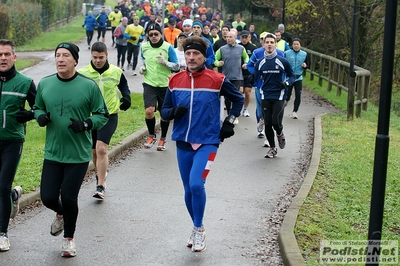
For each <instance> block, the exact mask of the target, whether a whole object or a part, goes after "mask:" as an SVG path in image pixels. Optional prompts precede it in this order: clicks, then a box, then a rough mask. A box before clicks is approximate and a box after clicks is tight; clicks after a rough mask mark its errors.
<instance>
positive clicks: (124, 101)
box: [119, 96, 131, 111]
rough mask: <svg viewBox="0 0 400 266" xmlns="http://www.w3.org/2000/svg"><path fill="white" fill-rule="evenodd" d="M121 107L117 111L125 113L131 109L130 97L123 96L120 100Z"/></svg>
mask: <svg viewBox="0 0 400 266" xmlns="http://www.w3.org/2000/svg"><path fill="white" fill-rule="evenodd" d="M120 102H121V105H120V106H119V109H121V110H122V111H126V110H128V109H129V107H131V97H130V96H124V97H122V98H121V100H120Z"/></svg>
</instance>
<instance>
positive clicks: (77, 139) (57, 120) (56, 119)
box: [34, 73, 108, 163]
mask: <svg viewBox="0 0 400 266" xmlns="http://www.w3.org/2000/svg"><path fill="white" fill-rule="evenodd" d="M34 109H35V118H36V119H38V117H39V116H40V115H42V114H47V113H50V120H51V122H49V123H48V124H47V128H46V144H45V154H44V158H45V159H47V160H51V161H56V162H60V163H84V162H89V161H90V160H91V159H92V137H91V131H90V130H87V131H84V132H81V133H74V132H73V131H72V129H70V128H68V126H69V125H70V124H71V120H70V118H73V119H75V120H78V121H85V120H86V119H88V118H90V120H91V121H92V123H93V127H92V129H100V128H102V127H103V126H104V125H105V124H106V123H107V120H108V110H107V107H106V105H105V103H104V100H103V97H102V95H101V92H100V90H99V88H98V86H97V85H96V83H95V82H94V81H93V80H91V79H89V78H87V77H85V76H83V75H81V74H78V73H76V74H75V76H74V77H72V78H71V79H68V80H62V79H61V78H59V77H58V75H57V74H53V75H50V76H47V77H44V78H43V79H42V80H41V81H40V82H39V84H38V90H37V94H36V101H35V106H34Z"/></svg>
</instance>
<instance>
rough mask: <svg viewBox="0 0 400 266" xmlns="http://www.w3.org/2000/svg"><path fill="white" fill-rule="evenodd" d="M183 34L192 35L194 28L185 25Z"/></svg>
mask: <svg viewBox="0 0 400 266" xmlns="http://www.w3.org/2000/svg"><path fill="white" fill-rule="evenodd" d="M183 32H184V33H186V34H189V33H192V26H190V25H184V26H183Z"/></svg>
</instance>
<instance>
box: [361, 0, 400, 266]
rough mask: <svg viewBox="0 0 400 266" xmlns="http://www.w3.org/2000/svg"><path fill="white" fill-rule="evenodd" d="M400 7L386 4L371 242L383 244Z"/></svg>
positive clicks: (369, 230) (372, 197) (369, 238)
mask: <svg viewBox="0 0 400 266" xmlns="http://www.w3.org/2000/svg"><path fill="white" fill-rule="evenodd" d="M397 4H398V1H397V0H388V1H386V10H385V27H384V35H383V55H382V70H381V92H380V100H379V115H378V134H377V135H376V142H375V158H374V172H373V181H372V193H371V209H370V217H369V229H368V240H381V237H382V220H383V210H384V204H385V188H386V175H387V162H388V153H389V123H390V104H391V97H392V84H393V63H394V49H395V42H396V20H397ZM371 248H372V247H371V246H370V244H368V251H369V252H370V251H371ZM375 248H379V246H378V247H376V246H375ZM367 258H368V255H367ZM368 265H379V263H376V264H368Z"/></svg>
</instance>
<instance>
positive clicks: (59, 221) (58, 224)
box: [50, 214, 64, 236]
mask: <svg viewBox="0 0 400 266" xmlns="http://www.w3.org/2000/svg"><path fill="white" fill-rule="evenodd" d="M62 231H64V218H63V217H62V216H60V215H58V214H56V218H54V220H53V222H52V223H51V227H50V234H51V235H53V236H58V235H59V234H61V232H62Z"/></svg>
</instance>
